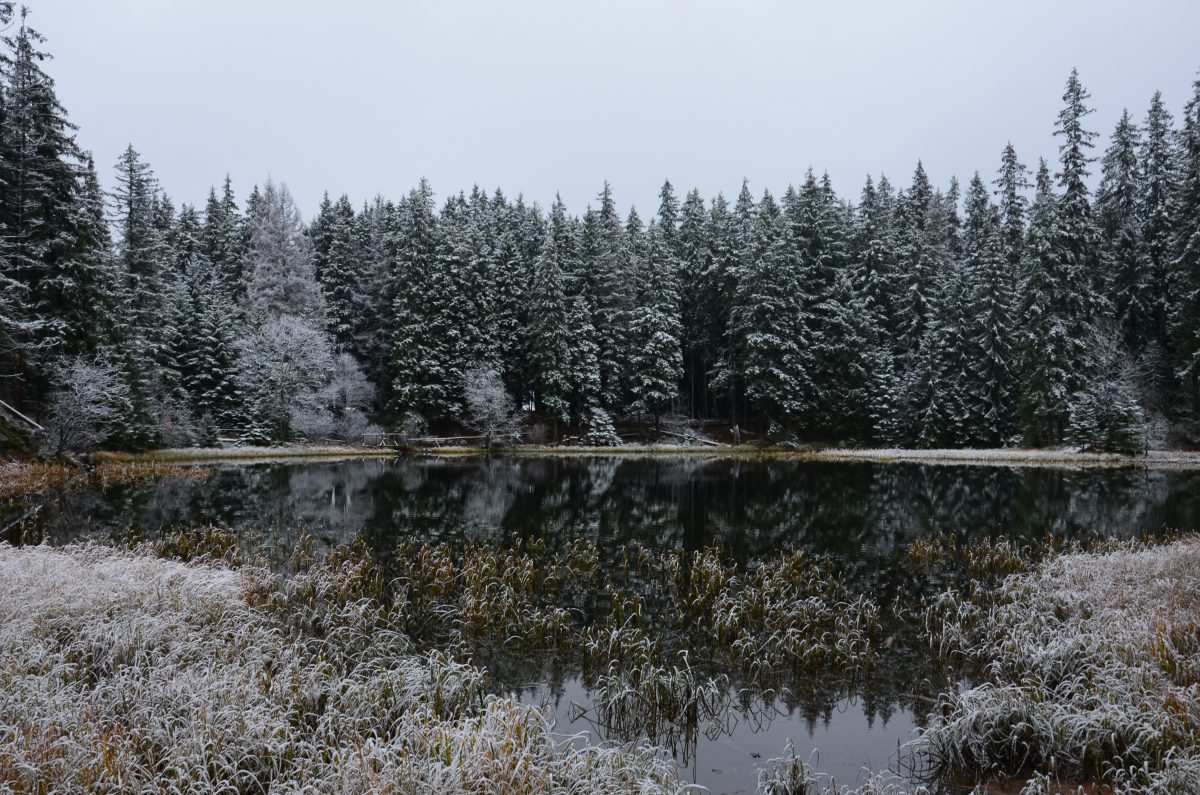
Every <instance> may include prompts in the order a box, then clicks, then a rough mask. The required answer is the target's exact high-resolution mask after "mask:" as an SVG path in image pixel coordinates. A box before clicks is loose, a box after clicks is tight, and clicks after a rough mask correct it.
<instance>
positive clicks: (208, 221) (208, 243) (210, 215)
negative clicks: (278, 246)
mask: <svg viewBox="0 0 1200 795" xmlns="http://www.w3.org/2000/svg"><path fill="white" fill-rule="evenodd" d="M256 192H257V189H256ZM259 199H261V196H259ZM253 204H254V205H255V206H257V202H254V203H253ZM244 234H245V231H244V230H243V222H242V215H241V211H240V210H238V206H237V198H236V196H235V195H234V193H233V181H232V180H231V179H230V178H229V175H226V176H225V182H224V185H223V186H222V188H221V197H220V198H219V199H218V198H217V193H216V191H215V190H210V191H209V194H208V202H207V203H206V204H205V206H204V232H203V242H204V256H205V257H206V258H207V259H208V261H209V262H210V263H212V266H213V268H214V269H215V270H216V272H217V274H218V275H219V276H220V277H221V280H222V281H223V282H224V283H225V289H226V291H227V292H228V293H229V294H230V295H231V296H233V297H234V298H239V297H240V291H241V288H242V260H243V256H244V248H245V246H244V244H243V235H244Z"/></svg>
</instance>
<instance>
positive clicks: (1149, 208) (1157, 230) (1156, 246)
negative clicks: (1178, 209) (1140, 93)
mask: <svg viewBox="0 0 1200 795" xmlns="http://www.w3.org/2000/svg"><path fill="white" fill-rule="evenodd" d="M1144 131H1145V137H1144V138H1143V139H1142V148H1141V151H1140V152H1139V153H1138V161H1139V163H1140V164H1141V169H1142V180H1141V195H1140V196H1139V198H1138V214H1139V220H1140V222H1141V230H1140V231H1141V237H1142V243H1143V245H1144V246H1145V251H1146V267H1147V269H1148V270H1149V277H1148V280H1149V283H1150V290H1151V295H1152V298H1151V313H1150V314H1151V330H1150V340H1149V342H1150V343H1151V344H1152V345H1154V346H1155V347H1156V348H1157V354H1158V355H1157V357H1156V358H1157V360H1158V362H1159V366H1158V367H1157V368H1156V375H1157V377H1158V379H1159V380H1160V381H1161V382H1163V383H1164V384H1169V383H1170V382H1171V380H1172V376H1173V374H1172V372H1171V371H1172V364H1173V363H1172V340H1171V335H1170V331H1169V328H1168V320H1169V318H1170V316H1171V305H1172V300H1171V296H1172V290H1171V280H1170V275H1171V264H1170V263H1171V232H1172V227H1173V217H1174V202H1175V182H1176V179H1175V156H1174V155H1175V152H1174V142H1173V138H1174V134H1175V131H1174V125H1173V122H1172V120H1171V114H1170V113H1169V112H1168V111H1167V109H1166V106H1165V105H1164V104H1163V99H1162V93H1161V92H1155V94H1154V97H1153V98H1152V99H1151V100H1150V110H1149V111H1148V112H1147V114H1146V121H1145V124H1144Z"/></svg>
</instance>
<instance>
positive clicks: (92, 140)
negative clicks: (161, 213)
mask: <svg viewBox="0 0 1200 795" xmlns="http://www.w3.org/2000/svg"><path fill="white" fill-rule="evenodd" d="M27 2H28V3H29V5H30V6H31V7H32V14H31V17H30V20H31V24H33V26H34V27H36V28H38V29H39V30H41V32H42V33H44V34H45V35H46V36H47V37H48V38H49V44H48V46H49V49H50V51H51V52H52V53H53V54H54V55H55V60H54V61H53V62H51V63H50V64H49V66H48V70H49V71H50V73H51V74H52V75H53V76H54V78H55V79H56V81H57V84H58V89H59V95H60V97H61V99H62V101H63V102H64V104H65V105H66V106H67V108H68V110H69V111H70V113H71V118H72V119H73V120H74V121H75V122H76V123H77V124H78V125H80V128H81V129H80V131H79V135H78V137H79V140H80V142H81V144H82V145H83V146H84V147H86V148H90V149H92V150H93V152H94V153H95V155H96V158H97V161H98V163H99V165H100V168H101V173H102V177H103V178H104V179H105V180H106V181H109V178H110V175H111V166H112V164H113V162H114V161H115V159H116V157H117V155H118V154H119V152H120V151H121V149H123V148H124V146H125V144H126V143H127V142H130V141H132V142H133V144H134V146H135V147H136V148H137V149H138V150H139V151H141V152H142V154H143V155H144V156H145V157H146V158H147V160H148V161H149V162H150V164H151V165H152V166H153V168H154V169H155V171H156V173H157V174H158V176H159V179H160V181H161V183H162V184H163V186H164V187H165V188H166V189H167V191H168V192H169V193H170V194H171V196H172V197H173V198H174V199H175V200H176V201H181V202H195V203H202V202H203V200H204V198H205V196H206V195H207V192H208V187H209V186H210V185H212V184H215V183H219V181H220V180H221V179H222V178H223V176H224V174H225V173H226V172H227V171H228V172H229V173H230V175H231V176H232V177H233V180H234V185H235V188H236V189H237V191H238V195H239V198H244V197H245V195H246V193H247V192H248V190H249V188H250V186H251V185H252V184H253V183H254V182H258V181H261V180H262V179H263V178H264V177H265V176H266V175H267V174H268V173H270V174H271V175H273V176H274V177H275V178H276V179H280V180H283V181H285V182H287V183H288V185H289V186H290V187H291V189H292V192H293V193H294V194H295V196H296V198H297V200H298V201H299V202H300V206H301V208H302V209H303V211H304V214H305V217H306V218H308V217H310V216H311V214H312V212H313V210H314V208H315V206H316V203H317V202H318V201H319V200H320V197H321V193H322V191H324V190H326V189H328V190H329V192H330V193H331V194H338V193H342V192H346V193H349V194H350V196H351V198H353V199H354V200H355V202H361V201H362V200H363V199H365V198H369V197H371V196H373V195H374V194H376V193H383V194H384V195H385V196H389V197H399V196H400V195H401V194H402V193H404V192H406V191H407V190H408V189H409V188H410V187H412V186H413V185H414V184H415V183H416V181H417V180H418V179H419V178H420V176H421V175H425V176H427V177H429V179H430V180H431V181H432V183H433V187H434V189H435V191H436V192H437V194H438V197H439V201H440V200H441V199H444V198H445V196H447V195H448V194H450V193H452V192H457V191H458V190H460V189H469V188H470V187H471V185H472V184H474V183H478V184H480V185H483V186H484V187H486V188H488V189H489V190H493V189H495V188H496V187H501V188H503V189H504V190H505V192H506V193H509V194H516V193H518V192H520V193H524V194H525V196H526V197H527V198H528V199H530V200H534V201H537V202H539V203H541V204H542V205H543V206H546V205H548V204H549V202H550V201H551V200H552V199H553V197H554V192H555V191H556V190H559V191H561V192H562V195H563V198H564V200H566V202H567V203H568V205H569V207H570V209H571V210H572V211H574V212H579V211H582V210H583V208H584V205H585V204H586V203H587V202H589V201H592V200H593V198H594V197H595V194H596V193H597V192H598V190H599V189H600V187H601V185H602V183H603V181H604V180H605V179H608V180H609V181H610V182H611V183H612V184H613V187H614V191H615V193H616V197H617V200H618V202H619V203H620V204H621V205H622V206H624V207H628V205H629V204H631V203H632V204H636V205H637V206H638V208H639V210H640V211H641V212H642V214H643V217H645V216H647V215H648V214H649V213H651V212H652V211H653V210H654V208H655V206H656V205H657V191H658V187H659V185H661V183H662V180H663V178H664V177H669V178H670V179H671V181H672V182H673V183H674V184H675V185H676V188H677V189H678V190H679V191H680V193H681V194H682V192H683V191H685V190H687V189H689V188H691V187H698V188H700V190H701V192H702V193H704V194H705V196H706V197H709V196H712V195H715V194H716V193H717V192H718V191H725V193H726V194H727V195H729V194H736V192H737V190H738V188H739V186H740V183H741V179H742V177H743V176H745V177H748V178H749V179H750V180H751V187H752V188H753V190H754V192H755V194H756V195H758V194H760V193H761V192H762V190H763V189H764V188H770V189H771V190H772V191H773V192H776V193H778V192H779V191H781V190H782V189H783V188H784V187H786V185H787V184H788V183H789V182H797V181H799V180H800V179H802V178H803V175H804V171H805V169H807V168H808V167H809V166H810V165H811V166H812V167H813V168H815V169H816V170H817V171H818V172H819V171H822V170H827V171H829V172H830V174H831V175H832V177H833V180H834V184H835V186H836V187H837V189H838V191H839V192H840V193H841V194H843V195H850V196H857V194H858V191H859V188H860V187H861V185H862V182H863V178H864V177H865V175H866V174H867V173H868V172H870V173H872V174H878V173H879V172H881V171H882V172H885V173H887V174H888V175H889V177H890V178H891V179H892V181H893V182H894V183H897V184H907V182H908V179H909V176H910V174H911V172H912V168H913V166H914V165H915V163H916V160H917V159H918V158H922V159H923V160H924V162H925V164H926V168H927V169H928V171H929V173H930V175H931V177H932V178H933V179H934V180H935V181H936V182H937V183H938V184H945V183H946V182H947V181H948V179H949V177H950V176H951V175H952V174H956V175H958V176H959V178H960V179H962V180H963V181H964V182H965V181H966V180H967V179H968V178H969V177H970V175H971V173H972V171H974V170H975V169H977V168H978V169H980V170H981V171H983V172H984V173H985V174H986V175H987V176H988V178H989V179H990V178H991V175H992V174H993V172H994V171H995V169H996V167H997V165H998V162H999V155H1000V150H1001V149H1002V148H1003V146H1004V144H1005V142H1006V141H1008V140H1010V139H1011V140H1012V142H1013V143H1014V144H1015V145H1016V147H1017V150H1018V153H1019V154H1020V155H1021V157H1022V159H1023V160H1024V161H1025V162H1026V163H1029V164H1032V163H1035V162H1036V159H1037V157H1038V156H1039V155H1045V156H1046V157H1048V158H1049V157H1052V156H1053V155H1054V154H1055V151H1056V150H1055V144H1054V141H1053V139H1052V137H1051V132H1052V129H1053V123H1054V119H1055V115H1056V114H1057V112H1058V109H1059V105H1060V97H1061V95H1062V90H1063V85H1064V83H1065V81H1066V77H1067V74H1068V72H1069V71H1070V69H1071V67H1072V66H1077V67H1078V68H1079V70H1080V75H1081V77H1082V79H1083V82H1084V85H1086V86H1087V87H1088V88H1089V90H1090V91H1091V93H1092V104H1093V106H1094V107H1096V108H1097V112H1096V113H1095V114H1094V115H1093V116H1092V117H1091V119H1092V121H1093V124H1092V126H1093V128H1094V129H1097V130H1099V131H1100V132H1101V134H1102V136H1103V137H1102V142H1104V141H1107V138H1108V135H1109V133H1110V132H1111V130H1112V127H1113V125H1114V124H1115V122H1116V119H1117V117H1118V116H1119V114H1120V111H1121V108H1122V107H1124V106H1128V107H1129V108H1130V110H1131V112H1132V113H1133V114H1134V116H1135V117H1136V118H1138V119H1139V120H1140V119H1141V118H1142V117H1143V116H1144V115H1145V110H1146V106H1147V104H1148V102H1149V99H1150V96H1151V94H1152V93H1153V92H1154V90H1155V89H1162V91H1163V92H1164V94H1165V96H1166V100H1167V104H1168V107H1170V109H1171V111H1172V113H1173V114H1175V115H1176V117H1177V116H1178V112H1179V110H1180V109H1181V107H1182V105H1183V103H1184V101H1185V100H1186V98H1187V96H1188V94H1189V93H1190V86H1191V82H1192V80H1193V79H1195V77H1196V73H1197V68H1198V67H1200V47H1197V42H1198V41H1200V3H1197V2H1195V0H1176V1H1169V0H1143V2H1138V3H1119V2H1076V1H1074V0H1072V2H1060V1H1055V0H1004V2H990V3H981V2H967V1H966V0H959V1H957V2H952V1H951V0H943V1H942V2H915V1H914V2H900V1H899V0H879V1H878V2H876V1H872V2H867V1H866V0H860V1H859V2H821V3H817V2H743V1H741V0H739V1H738V2H734V1H733V0H729V1H728V2H704V1H702V0H689V1H687V2H685V1H683V0H680V1H679V2H666V1H665V0H663V1H660V2H654V0H642V2H624V1H622V2H612V1H610V2H576V1H574V0H546V1H545V2H516V1H514V0H505V2H496V1H495V0H492V1H491V2H488V1H485V0H479V1H478V2H466V1H465V0H437V1H436V2H434V1H432V0H431V1H430V2H420V3H418V2H399V1H396V2H383V1H382V0H377V1H376V2H367V1H366V0H342V1H341V2H328V0H327V1H326V2H321V3H317V2H307V0H206V1H205V2H183V1H182V0H104V1H103V2H100V1H99V0H95V1H94V0H27Z"/></svg>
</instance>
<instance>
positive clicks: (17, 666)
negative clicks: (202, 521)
mask: <svg viewBox="0 0 1200 795" xmlns="http://www.w3.org/2000/svg"><path fill="white" fill-rule="evenodd" d="M377 587H378V583H377V582H376V581H375V580H374V578H373V577H372V576H371V574H370V572H369V569H368V568H366V567H363V566H360V565H358V562H357V561H356V560H355V559H354V556H353V554H349V553H347V554H342V555H340V556H336V555H335V556H334V558H333V559H331V561H330V562H329V563H328V564H327V565H325V566H323V567H321V568H320V569H319V570H316V571H314V572H311V573H309V574H306V575H303V576H298V577H295V578H291V579H288V580H280V579H277V578H274V577H272V576H271V575H270V574H268V573H267V572H265V571H263V570H260V569H255V568H253V567H243V568H240V569H237V570H229V569H224V568H220V567H217V566H214V565H209V564H197V563H192V564H184V563H178V562H171V561H165V560H160V559H157V558H154V557H152V556H150V555H147V554H141V553H138V552H129V551H119V550H112V549H105V548H100V547H94V546H77V547H68V548H64V549H58V550H54V549H50V548H48V547H25V548H20V549H17V548H13V547H9V546H6V545H0V790H3V789H15V790H17V791H56V792H72V791H74V792H85V791H86V792H105V791H138V790H140V791H162V792H182V791H193V792H194V791H240V792H254V791H267V790H268V789H270V791H272V792H286V791H293V790H294V791H299V790H301V789H303V790H305V791H317V792H364V791H368V792H369V791H383V790H388V791H404V792H412V791H422V792H449V793H453V792H476V791H484V790H486V791H489V792H495V791H504V792H568V791H570V792H646V793H651V792H666V791H672V790H674V789H675V788H676V787H677V786H678V785H677V782H676V779H675V770H674V766H673V765H672V764H671V763H670V762H669V761H667V760H666V759H665V758H664V757H663V756H662V755H661V754H660V753H658V752H656V751H654V750H652V749H649V748H647V747H643V746H626V747H581V746H579V745H578V744H577V743H572V742H567V741H563V740H562V739H561V738H558V737H556V736H555V735H554V734H553V733H552V731H551V728H552V727H551V726H550V724H549V723H548V722H547V719H546V718H545V716H544V715H543V714H542V713H541V712H539V711H538V710H536V709H533V708H531V707H527V706H523V705H520V704H518V703H516V702H515V701H513V700H511V699H508V698H498V697H494V696H484V695H483V693H484V687H483V673H482V672H481V671H480V670H478V669H476V668H474V667H472V666H469V665H464V664H460V663H455V662H452V661H450V660H449V659H447V658H446V657H444V656H442V655H440V654H438V653H431V654H428V655H425V656H417V655H415V654H414V653H413V652H412V651H411V649H410V647H409V642H408V640H407V638H406V637H405V636H404V635H402V634H399V633H396V632H394V631H392V630H390V629H388V627H389V626H390V625H391V621H390V617H389V615H387V611H388V609H389V608H387V607H384V606H383V603H382V602H381V601H379V600H376V599H373V598H371V596H372V593H373V592H374V591H375V590H376V588H377Z"/></svg>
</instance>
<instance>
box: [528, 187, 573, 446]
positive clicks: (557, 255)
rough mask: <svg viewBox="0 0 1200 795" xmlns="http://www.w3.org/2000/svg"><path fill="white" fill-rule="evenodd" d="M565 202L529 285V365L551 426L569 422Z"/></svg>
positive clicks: (555, 211) (557, 206)
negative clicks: (563, 248) (561, 241)
mask: <svg viewBox="0 0 1200 795" xmlns="http://www.w3.org/2000/svg"><path fill="white" fill-rule="evenodd" d="M565 226H566V214H565V211H564V208H563V205H562V201H561V199H557V198H556V200H555V202H554V206H553V207H552V208H551V216H550V228H549V229H548V230H547V232H546V241H545V244H544V245H543V247H542V251H541V253H540V254H539V255H538V258H537V260H536V262H535V264H534V268H533V274H532V278H531V279H530V285H529V367H530V375H531V376H532V379H533V387H534V394H535V396H536V399H537V405H538V409H539V411H541V412H542V414H543V415H544V416H546V417H547V418H548V419H549V420H550V421H551V422H552V423H553V429H552V434H553V439H554V441H557V440H558V425H559V423H564V424H566V423H569V422H570V420H571V403H570V399H571V339H570V336H569V330H568V326H567V310H568V305H567V295H566V274H565V273H564V270H565V269H564V267H563V253H562V252H561V251H560V249H559V243H558V241H559V239H561V238H562V237H563V236H564V235H565Z"/></svg>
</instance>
